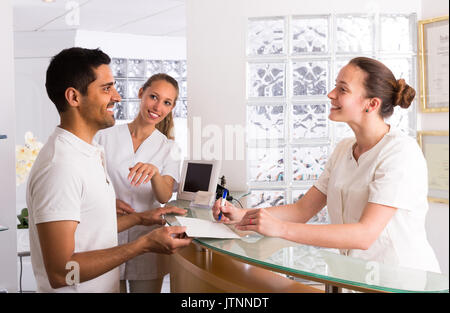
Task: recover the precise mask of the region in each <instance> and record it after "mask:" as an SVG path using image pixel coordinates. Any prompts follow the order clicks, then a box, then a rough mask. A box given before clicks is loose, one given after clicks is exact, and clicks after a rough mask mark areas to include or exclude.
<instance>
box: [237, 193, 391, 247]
mask: <svg viewBox="0 0 450 313" xmlns="http://www.w3.org/2000/svg"><path fill="white" fill-rule="evenodd" d="M269 209H271V208H269ZM269 209H255V210H249V211H247V212H246V214H245V215H244V217H243V218H242V220H241V221H240V222H239V223H238V224H237V225H236V228H237V229H239V230H252V231H256V232H259V233H261V234H263V235H265V236H271V237H281V238H284V239H287V240H291V241H295V242H299V243H302V244H308V245H313V246H320V247H327V248H336V249H361V250H367V249H369V248H370V246H371V245H372V243H373V242H374V241H375V240H376V239H377V238H378V236H379V235H380V234H381V232H382V231H383V229H384V228H385V227H386V225H387V224H388V222H389V221H390V219H391V218H392V216H393V215H394V214H395V212H396V208H394V207H389V206H385V205H381V204H376V203H371V202H369V203H367V205H366V207H365V209H364V212H363V214H362V216H361V218H360V220H359V221H358V222H356V223H351V224H329V225H312V224H304V223H298V222H297V223H296V222H288V221H283V220H280V219H278V218H277V217H275V216H274V215H272V211H270V210H269Z"/></svg>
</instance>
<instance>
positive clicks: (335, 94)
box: [328, 64, 368, 123]
mask: <svg viewBox="0 0 450 313" xmlns="http://www.w3.org/2000/svg"><path fill="white" fill-rule="evenodd" d="M365 76H366V74H365V73H364V72H363V71H362V70H361V69H360V68H359V67H357V66H355V65H352V64H348V65H346V66H344V67H343V68H342V69H341V70H340V72H339V75H338V77H337V78H336V87H335V88H334V89H333V90H332V91H331V92H330V93H329V94H328V98H330V99H331V109H330V115H329V119H330V120H332V121H336V122H346V123H352V122H358V121H361V118H362V116H363V113H364V111H365V107H366V105H367V100H368V99H367V98H366V96H365V94H366V93H365V89H364V79H365Z"/></svg>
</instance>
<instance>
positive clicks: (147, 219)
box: [136, 206, 187, 226]
mask: <svg viewBox="0 0 450 313" xmlns="http://www.w3.org/2000/svg"><path fill="white" fill-rule="evenodd" d="M169 213H175V214H178V215H185V214H186V213H187V210H185V209H181V208H178V207H176V206H166V207H163V208H156V209H150V210H147V211H145V212H142V213H136V214H138V215H139V217H140V219H141V223H140V224H141V225H146V226H149V225H155V224H157V225H164V224H166V221H165V220H164V218H163V216H162V215H165V214H169Z"/></svg>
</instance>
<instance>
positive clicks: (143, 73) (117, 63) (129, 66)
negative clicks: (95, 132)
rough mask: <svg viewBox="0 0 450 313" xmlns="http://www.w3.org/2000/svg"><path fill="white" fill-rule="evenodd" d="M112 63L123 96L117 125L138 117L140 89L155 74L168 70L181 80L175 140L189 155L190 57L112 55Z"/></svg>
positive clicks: (117, 110) (116, 108) (117, 104)
mask: <svg viewBox="0 0 450 313" xmlns="http://www.w3.org/2000/svg"><path fill="white" fill-rule="evenodd" d="M110 66H111V70H112V73H113V75H114V78H115V80H116V89H117V91H118V92H119V94H120V97H121V98H122V101H121V102H119V103H116V105H115V108H114V114H115V118H116V123H117V124H124V123H129V122H131V121H132V120H133V119H134V118H135V117H136V114H137V113H138V111H139V105H140V100H139V97H138V93H139V89H140V88H141V87H142V86H143V85H144V83H145V82H146V81H147V79H148V78H150V77H151V76H152V75H154V74H157V73H166V74H168V75H170V76H172V77H173V78H175V79H176V80H177V82H178V87H179V89H180V93H179V95H178V100H177V103H176V106H175V108H174V110H173V117H174V124H175V141H176V142H177V143H178V144H179V145H180V147H181V150H182V151H183V154H184V155H185V154H186V151H187V135H188V134H187V83H186V77H187V71H186V60H143V59H125V58H112V60H111V64H110Z"/></svg>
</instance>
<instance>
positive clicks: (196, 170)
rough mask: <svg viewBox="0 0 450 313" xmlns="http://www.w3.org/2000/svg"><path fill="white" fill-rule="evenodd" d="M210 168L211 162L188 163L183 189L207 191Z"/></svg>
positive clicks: (211, 166)
mask: <svg viewBox="0 0 450 313" xmlns="http://www.w3.org/2000/svg"><path fill="white" fill-rule="evenodd" d="M212 168H213V165H212V164H201V163H188V165H187V169H186V179H185V182H184V191H188V192H197V191H199V190H201V191H208V188H209V182H210V180H211V172H212Z"/></svg>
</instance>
